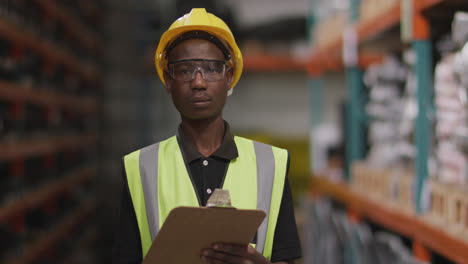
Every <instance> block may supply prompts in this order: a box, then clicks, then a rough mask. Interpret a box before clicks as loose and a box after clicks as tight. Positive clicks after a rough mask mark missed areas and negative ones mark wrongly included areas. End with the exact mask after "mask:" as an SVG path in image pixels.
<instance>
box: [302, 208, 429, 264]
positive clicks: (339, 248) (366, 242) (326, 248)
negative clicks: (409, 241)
mask: <svg viewBox="0 0 468 264" xmlns="http://www.w3.org/2000/svg"><path fill="white" fill-rule="evenodd" d="M307 207H308V208H307V221H305V223H306V226H305V229H306V234H305V235H306V238H307V241H306V245H307V248H308V250H307V251H306V252H305V256H304V260H305V261H306V262H307V263H323V264H328V263H330V264H334V263H362V264H367V263H369V264H370V263H372V264H374V263H376V264H387V263H392V264H393V263H402V264H403V263H406V264H411V263H414V264H417V263H424V262H421V261H419V260H416V259H414V258H413V256H412V254H411V250H410V249H409V248H407V247H406V246H405V245H404V244H403V242H402V240H401V239H400V237H398V236H395V235H393V234H390V233H387V232H384V231H375V232H374V231H373V230H372V229H371V227H370V226H369V225H367V224H366V223H365V222H362V223H355V222H354V221H351V220H350V218H349V217H348V216H347V214H346V212H344V211H343V210H342V209H337V208H334V206H333V204H332V202H331V201H330V200H328V199H319V200H315V201H313V203H311V204H309V205H308V206H307Z"/></svg>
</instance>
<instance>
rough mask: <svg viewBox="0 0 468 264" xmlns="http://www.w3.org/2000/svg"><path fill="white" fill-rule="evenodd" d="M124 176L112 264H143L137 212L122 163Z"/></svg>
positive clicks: (115, 229)
mask: <svg viewBox="0 0 468 264" xmlns="http://www.w3.org/2000/svg"><path fill="white" fill-rule="evenodd" d="M122 175H123V182H124V184H123V185H124V186H123V188H122V193H121V201H120V209H119V216H118V221H117V225H116V226H115V228H114V245H113V249H112V251H113V254H112V263H114V264H133V263H141V261H142V252H141V239H140V231H139V229H138V223H137V220H136V215H135V210H134V209H133V203H132V200H131V196H130V190H129V189H128V183H127V175H126V173H125V166H124V163H123V161H122Z"/></svg>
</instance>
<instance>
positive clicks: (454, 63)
mask: <svg viewBox="0 0 468 264" xmlns="http://www.w3.org/2000/svg"><path fill="white" fill-rule="evenodd" d="M457 18H458V19H457ZM467 28H468V14H465V13H459V15H458V16H456V19H455V20H454V27H453V37H452V39H453V42H454V44H455V45H453V47H455V49H457V50H455V51H452V50H449V51H446V50H441V53H442V54H443V55H442V59H441V61H440V62H439V63H438V64H437V66H436V69H435V85H434V86H435V103H436V106H437V125H436V137H437V142H438V145H437V159H438V161H439V174H438V181H440V182H443V183H447V184H468V167H467V164H468V149H467V148H466V147H467V146H468V141H467V139H468V107H467V106H468V104H467V99H468V97H467V89H468V77H467V76H468V43H467V40H468V31H467V30H466V29H467ZM457 29H458V30H457ZM441 48H443V47H441Z"/></svg>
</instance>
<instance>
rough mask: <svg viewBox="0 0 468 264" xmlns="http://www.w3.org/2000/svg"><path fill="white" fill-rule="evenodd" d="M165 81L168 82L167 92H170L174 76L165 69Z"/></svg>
mask: <svg viewBox="0 0 468 264" xmlns="http://www.w3.org/2000/svg"><path fill="white" fill-rule="evenodd" d="M164 82H165V83H166V92H167V93H169V94H170V93H171V91H172V78H171V76H170V75H169V73H168V72H167V71H164Z"/></svg>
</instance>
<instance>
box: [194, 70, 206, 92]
mask: <svg viewBox="0 0 468 264" xmlns="http://www.w3.org/2000/svg"><path fill="white" fill-rule="evenodd" d="M193 74H194V76H193V80H192V87H193V88H206V81H205V78H204V76H203V70H202V69H201V68H200V67H198V68H196V70H195V72H194V73H193Z"/></svg>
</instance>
